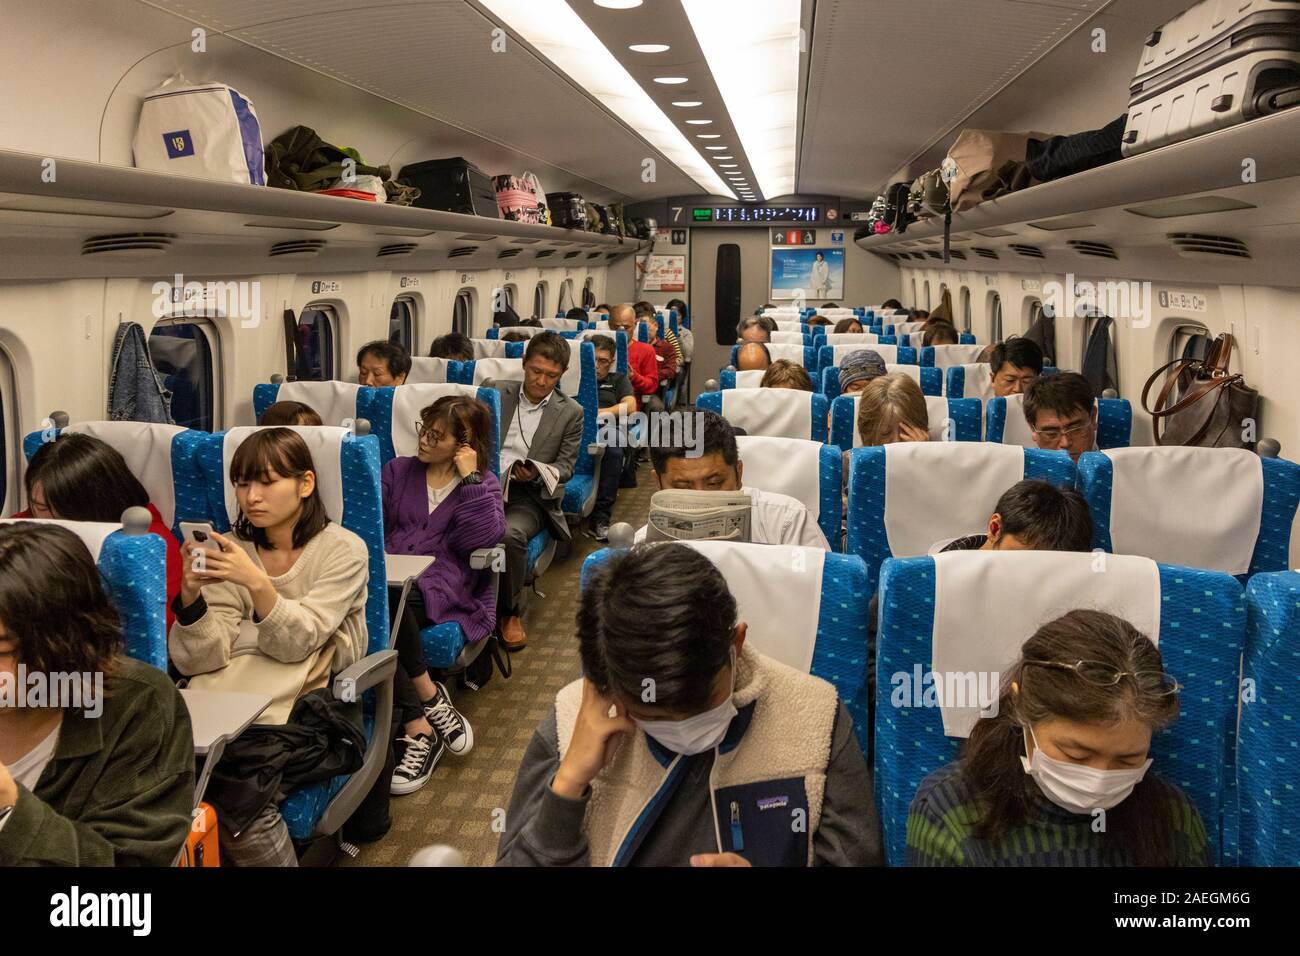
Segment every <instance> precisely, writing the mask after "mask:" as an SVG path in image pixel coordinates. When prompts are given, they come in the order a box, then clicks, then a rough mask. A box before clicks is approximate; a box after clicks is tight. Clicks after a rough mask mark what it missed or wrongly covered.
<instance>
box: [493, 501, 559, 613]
mask: <svg viewBox="0 0 1300 956" xmlns="http://www.w3.org/2000/svg"><path fill="white" fill-rule="evenodd" d="M512 490H513V489H512ZM549 526H550V521H549V520H548V519H547V517H546V512H545V511H544V510H543V508H542V503H541V501H539V500H538V499H537V498H535V497H534V496H532V495H530V494H526V493H521V494H515V495H513V496H512V497H511V499H510V500H509V501H507V502H506V543H505V549H506V572H505V574H504V575H503V576H502V580H501V590H500V593H499V594H498V596H497V620H501V619H503V618H507V617H516V616H518V614H519V595H520V593H521V592H522V591H523V589H524V581H525V580H526V579H527V577H528V542H529V541H531V540H532V539H533V538H534V537H536V536H537V535H538V534H539V533H540V532H541V531H542V529H543V528H547V527H549Z"/></svg>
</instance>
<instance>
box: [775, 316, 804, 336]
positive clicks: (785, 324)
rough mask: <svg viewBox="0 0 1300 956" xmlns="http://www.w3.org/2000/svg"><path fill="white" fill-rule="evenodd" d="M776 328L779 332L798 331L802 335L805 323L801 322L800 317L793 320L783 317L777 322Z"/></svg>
mask: <svg viewBox="0 0 1300 956" xmlns="http://www.w3.org/2000/svg"><path fill="white" fill-rule="evenodd" d="M776 330H777V331H778V332H798V333H799V334H800V335H802V334H803V323H802V322H800V321H799V320H798V319H794V320H793V321H790V320H785V319H781V320H778V321H777V323H776Z"/></svg>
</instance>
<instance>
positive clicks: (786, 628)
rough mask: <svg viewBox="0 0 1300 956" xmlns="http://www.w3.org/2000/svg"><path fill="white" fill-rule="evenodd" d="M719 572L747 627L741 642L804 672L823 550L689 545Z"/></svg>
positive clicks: (808, 665) (811, 646)
mask: <svg viewBox="0 0 1300 956" xmlns="http://www.w3.org/2000/svg"><path fill="white" fill-rule="evenodd" d="M684 543H686V544H689V545H690V546H691V547H693V548H695V549H696V550H697V551H699V552H700V553H701V554H703V555H704V556H705V557H707V558H708V559H709V560H710V561H712V562H713V563H714V564H715V565H716V566H717V567H718V569H719V570H720V571H721V572H722V576H723V577H724V578H726V580H727V587H728V589H730V591H731V594H732V597H734V598H735V599H736V609H737V611H738V613H739V616H740V620H741V621H744V622H745V623H746V624H747V625H749V626H748V628H747V630H746V636H745V643H746V644H747V645H748V646H750V647H752V648H754V650H756V651H758V652H759V653H760V654H766V655H767V656H768V657H771V658H773V659H775V660H778V661H780V662H781V663H782V664H786V665H788V666H790V667H793V668H794V669H795V670H798V671H801V672H803V673H805V674H806V673H808V672H809V671H810V670H811V669H812V661H813V649H814V647H815V646H816V644H817V618H818V615H819V614H820V613H821V596H822V572H823V570H824V569H825V566H826V552H825V551H823V550H821V549H820V548H801V547H798V546H796V545H785V544H741V543H738V542H734V541H689V542H684Z"/></svg>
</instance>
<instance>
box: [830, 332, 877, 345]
mask: <svg viewBox="0 0 1300 956" xmlns="http://www.w3.org/2000/svg"><path fill="white" fill-rule="evenodd" d="M822 337H823V338H824V339H825V340H826V341H824V342H819V343H818V345H819V346H821V345H856V346H857V347H858V348H863V349H869V348H872V347H873V346H874V345H875V344H876V343H877V342H879V341H880V336H878V335H876V333H874V332H827V333H826V334H825V335H824V336H822Z"/></svg>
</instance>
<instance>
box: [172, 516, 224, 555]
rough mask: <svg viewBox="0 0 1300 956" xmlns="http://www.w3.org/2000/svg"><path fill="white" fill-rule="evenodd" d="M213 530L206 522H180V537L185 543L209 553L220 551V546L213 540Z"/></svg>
mask: <svg viewBox="0 0 1300 956" xmlns="http://www.w3.org/2000/svg"><path fill="white" fill-rule="evenodd" d="M214 533H215V532H214V529H213V527H212V525H211V524H210V523H209V522H207V521H182V522H181V537H182V538H184V539H185V540H186V541H187V542H189V543H191V544H194V545H197V546H198V547H200V548H207V549H208V550H209V551H220V550H221V545H219V544H217V542H216V541H215V540H214V539H213V537H212V535H213V534H214Z"/></svg>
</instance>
